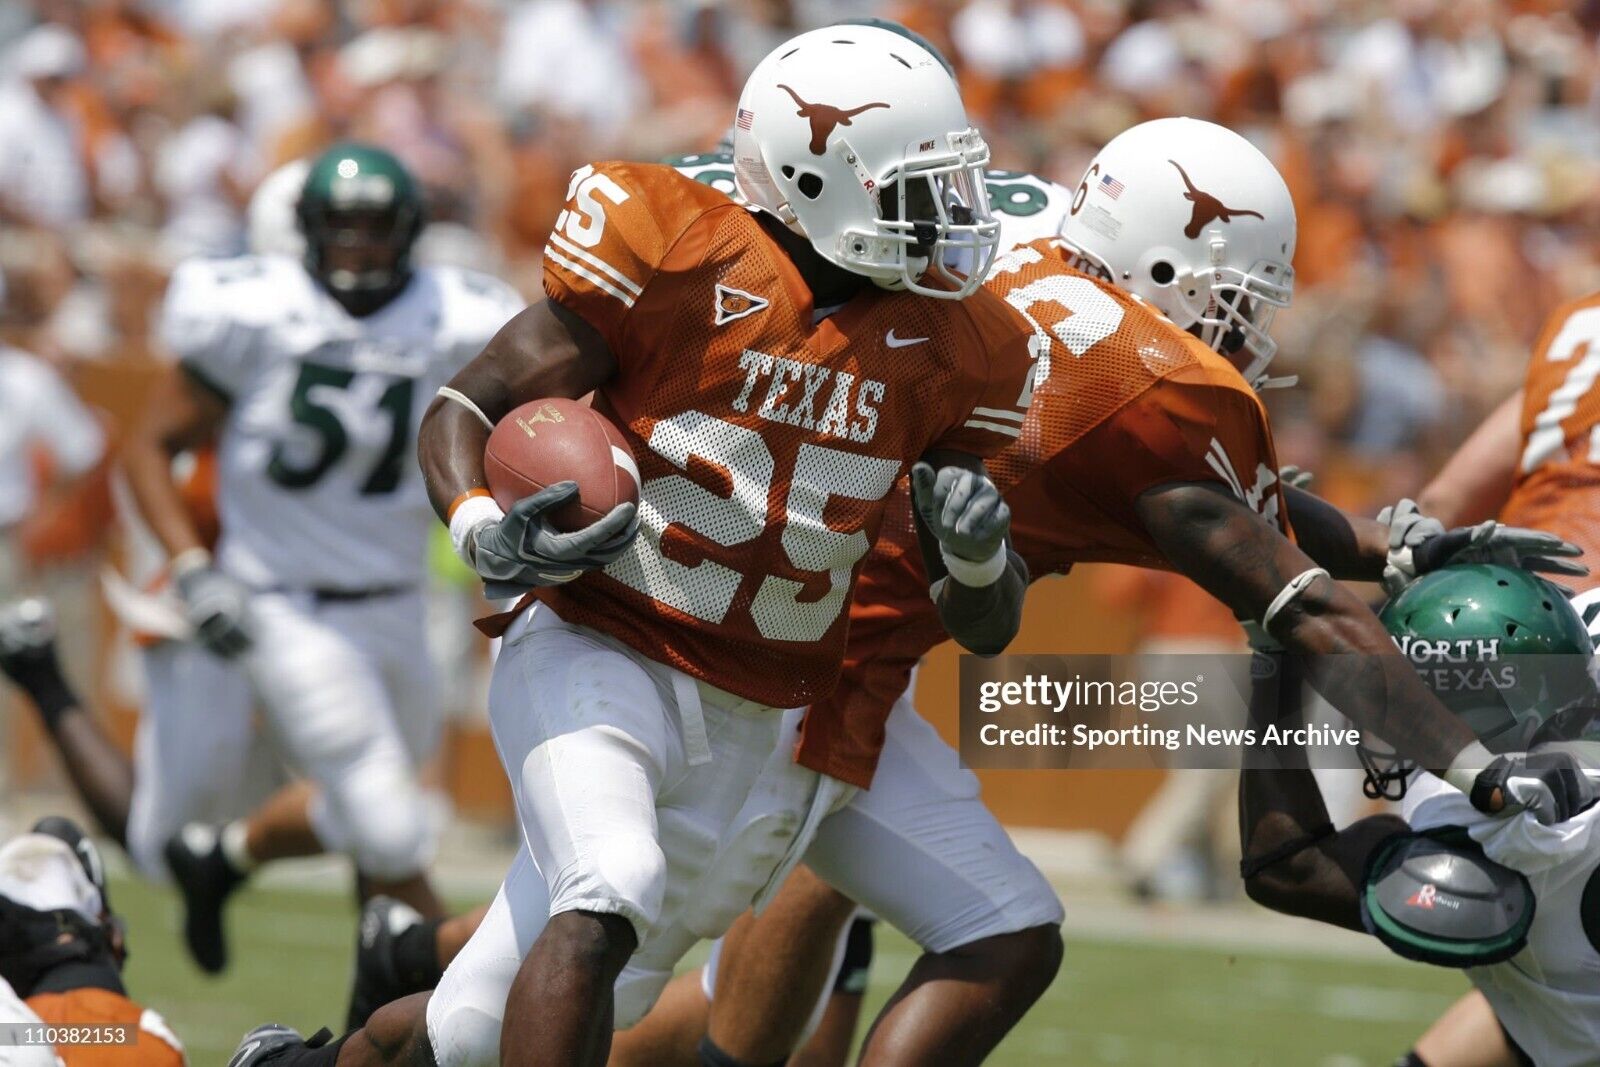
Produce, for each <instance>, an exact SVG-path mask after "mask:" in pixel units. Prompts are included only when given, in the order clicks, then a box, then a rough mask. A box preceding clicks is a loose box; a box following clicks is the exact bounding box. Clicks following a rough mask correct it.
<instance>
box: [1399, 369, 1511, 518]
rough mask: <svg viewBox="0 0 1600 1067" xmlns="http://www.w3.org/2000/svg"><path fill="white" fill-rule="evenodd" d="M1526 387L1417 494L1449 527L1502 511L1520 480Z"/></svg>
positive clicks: (1424, 508) (1425, 509) (1419, 503)
mask: <svg viewBox="0 0 1600 1067" xmlns="http://www.w3.org/2000/svg"><path fill="white" fill-rule="evenodd" d="M1521 423H1522V390H1521V389H1518V390H1517V391H1516V392H1515V393H1512V394H1511V395H1510V396H1508V397H1506V399H1505V401H1504V402H1503V403H1501V404H1500V406H1499V407H1497V408H1495V409H1494V410H1493V411H1491V412H1490V413H1489V415H1488V416H1487V417H1486V418H1485V419H1484V420H1483V422H1481V423H1479V424H1478V428H1477V429H1476V430H1473V431H1472V436H1470V437H1468V438H1467V439H1466V440H1465V441H1463V442H1462V444H1461V447H1460V448H1458V449H1456V451H1455V455H1453V456H1451V457H1450V460H1449V462H1448V463H1446V464H1445V465H1444V468H1443V469H1442V470H1440V471H1439V473H1438V474H1436V475H1434V478H1433V481H1431V482H1429V483H1428V484H1427V486H1426V487H1425V488H1424V489H1423V490H1422V492H1421V494H1419V495H1418V497H1417V506H1418V507H1420V508H1421V509H1422V511H1423V512H1424V513H1425V514H1428V515H1432V516H1433V517H1434V518H1436V519H1438V520H1439V521H1440V522H1442V523H1444V524H1445V525H1446V526H1463V525H1468V524H1471V523H1477V522H1482V521H1483V520H1485V519H1492V518H1494V517H1495V516H1496V515H1498V514H1499V513H1500V509H1501V507H1503V506H1504V505H1505V502H1506V498H1507V497H1509V496H1510V495H1511V487H1512V485H1513V484H1515V482H1516V480H1517V461H1518V459H1519V457H1520V456H1521V455H1522V428H1521Z"/></svg>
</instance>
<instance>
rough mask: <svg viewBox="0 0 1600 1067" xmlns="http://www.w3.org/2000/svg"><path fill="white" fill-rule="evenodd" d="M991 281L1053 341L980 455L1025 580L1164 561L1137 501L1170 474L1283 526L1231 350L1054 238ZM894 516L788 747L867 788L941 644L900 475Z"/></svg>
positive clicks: (1274, 465) (1003, 263)
mask: <svg viewBox="0 0 1600 1067" xmlns="http://www.w3.org/2000/svg"><path fill="white" fill-rule="evenodd" d="M986 288H988V289H990V290H991V291H993V292H994V293H996V294H997V295H999V296H1001V297H1003V298H1004V299H1005V300H1006V301H1007V303H1009V304H1010V305H1011V306H1012V307H1013V308H1015V309H1017V310H1018V311H1021V312H1022V313H1024V314H1025V315H1027V316H1028V317H1029V318H1030V319H1031V320H1032V321H1033V322H1034V323H1036V324H1037V326H1038V328H1039V330H1041V331H1042V332H1044V333H1047V334H1048V336H1049V341H1050V344H1049V357H1048V358H1049V363H1048V365H1043V364H1042V365H1041V366H1040V367H1039V371H1038V375H1039V379H1040V381H1039V384H1038V386H1037V391H1036V392H1035V393H1034V396H1033V403H1032V406H1031V407H1030V408H1029V410H1028V414H1027V416H1026V418H1025V420H1024V421H1023V423H1022V435H1021V437H1020V438H1019V439H1018V440H1017V441H1016V442H1015V443H1014V444H1012V445H1011V447H1009V448H1007V449H1006V450H1005V451H1004V452H1002V453H1001V454H1000V455H999V456H996V457H995V458H994V459H993V460H991V461H990V462H989V470H990V473H991V475H992V476H993V477H994V479H995V483H996V485H998V486H999V488H1000V490H1001V492H1003V493H1004V494H1005V498H1006V502H1007V503H1008V504H1010V506H1011V532H1012V547H1013V548H1015V549H1016V550H1017V552H1018V553H1020V554H1021V555H1022V557H1023V558H1024V559H1025V560H1026V561H1027V564H1028V569H1029V571H1030V573H1031V575H1032V577H1033V578H1035V579H1038V578H1041V577H1043V576H1045V575H1047V574H1054V573H1062V572H1065V571H1066V570H1068V569H1069V568H1070V567H1071V566H1072V565H1073V564H1074V563H1080V562H1092V561H1104V562H1115V563H1128V564H1133V565H1136V566H1143V567H1161V568H1167V567H1168V564H1167V562H1166V560H1165V558H1164V557H1163V556H1162V554H1161V552H1160V550H1159V549H1158V548H1157V547H1156V545H1155V543H1154V542H1153V541H1152V540H1151V539H1150V536H1149V534H1148V533H1146V532H1145V530H1144V527H1143V525H1142V524H1141V523H1140V522H1139V519H1138V516H1137V514H1136V513H1135V510H1134V503H1135V501H1136V500H1137V499H1138V497H1139V494H1140V493H1142V492H1144V491H1145V490H1146V489H1149V488H1152V487H1154V486H1157V485H1162V484H1164V483H1167V482H1215V483H1218V484H1220V485H1222V486H1225V487H1226V488H1227V489H1228V490H1229V491H1230V492H1232V493H1233V494H1234V495H1235V496H1237V497H1239V498H1240V499H1241V500H1243V501H1244V502H1245V503H1246V504H1248V505H1249V506H1250V507H1251V508H1253V509H1255V510H1256V511H1257V512H1259V513H1260V514H1261V515H1262V516H1263V517H1265V518H1266V519H1267V521H1269V522H1271V523H1273V524H1274V525H1276V526H1278V527H1279V528H1280V529H1286V527H1287V522H1286V517H1287V512H1286V509H1285V505H1284V501H1283V494H1282V488H1281V487H1280V485H1279V484H1278V462H1277V457H1276V455H1275V453H1274V451H1273V445H1272V434H1271V430H1270V429H1269V427H1268V423H1267V415H1266V410H1265V409H1264V408H1263V407H1262V406H1261V401H1260V400H1259V399H1258V398H1257V397H1256V394H1255V392H1254V390H1252V389H1251V388H1250V387H1249V385H1248V384H1247V383H1246V382H1245V380H1244V378H1243V377H1241V376H1240V374H1239V372H1238V371H1237V370H1235V369H1234V367H1233V365H1232V364H1231V363H1229V362H1228V361H1227V359H1225V358H1224V357H1222V356H1220V355H1218V354H1217V353H1215V352H1213V351H1212V350H1211V349H1210V348H1208V347H1206V346H1205V345H1204V344H1202V343H1201V342H1200V341H1199V340H1198V339H1196V338H1195V337H1193V336H1191V335H1190V334H1188V333H1185V332H1184V331H1182V330H1179V329H1178V328H1177V327H1175V326H1173V325H1172V323H1171V322H1169V321H1168V320H1167V319H1165V318H1163V317H1162V316H1161V315H1160V314H1159V313H1158V312H1156V311H1155V310H1154V309H1152V308H1150V307H1149V306H1148V305H1146V304H1143V303H1141V302H1140V301H1139V300H1138V299H1137V298H1135V297H1133V296H1131V295H1129V294H1128V293H1125V292H1123V291H1122V290H1120V289H1118V288H1116V287H1115V286H1113V285H1110V284H1108V283H1105V282H1101V281H1099V280H1098V279H1096V278H1093V277H1090V276H1089V275H1087V274H1084V273H1082V272H1080V271H1076V270H1073V269H1071V268H1070V267H1068V266H1067V263H1066V259H1065V252H1064V250H1063V249H1062V248H1061V247H1060V246H1059V244H1057V243H1056V242H1055V241H1054V240H1041V241H1036V242H1034V243H1032V244H1028V245H1023V246H1021V247H1019V248H1017V249H1014V250H1013V251H1011V252H1010V253H1008V254H1006V255H1004V256H1002V257H1000V260H999V262H998V263H997V264H996V265H995V268H994V270H993V271H992V272H991V273H990V275H989V280H988V282H987V283H986ZM891 514H892V515H893V516H894V518H892V519H891V520H890V523H889V525H887V526H886V527H885V534H884V536H883V538H882V539H881V540H880V541H879V543H878V545H877V547H876V548H875V549H874V550H873V554H872V555H871V556H870V557H869V558H868V562H867V566H866V567H865V568H864V569H863V570H862V573H861V579H860V581H859V582H858V583H857V586H856V599H855V603H854V604H853V605H852V606H851V609H850V642H849V646H848V648H847V649H846V652H845V657H846V667H845V670H844V673H843V675H842V676H841V678H840V681H839V685H838V687H837V689H835V690H834V692H833V694H832V695H831V696H829V697H827V698H825V699H823V700H822V701H819V702H817V703H816V704H813V705H812V707H811V710H810V711H809V712H808V713H807V715H806V719H805V723H804V726H803V731H802V736H801V740H800V744H799V749H798V753H797V757H798V759H799V761H800V762H801V763H803V764H805V765H806V766H807V767H810V768H812V769H814V770H818V771H821V772H823V773H825V774H829V775H832V776H833V777H835V778H841V779H843V780H845V781H847V782H851V783H853V784H855V785H859V786H863V787H865V786H867V785H868V784H870V782H871V778H872V773H873V771H874V770H875V769H876V767H877V759H878V752H879V750H880V749H881V747H882V744H883V731H884V723H885V721H886V720H887V718H888V714H889V709H890V707H891V706H892V705H893V703H894V701H895V699H896V698H897V697H898V696H899V695H900V694H901V693H902V692H903V691H904V690H905V687H906V684H907V682H908V681H909V679H910V674H911V669H912V668H913V667H914V666H916V663H917V661H918V660H919V659H921V658H922V656H923V654H924V653H926V652H927V651H928V650H929V649H931V648H933V647H934V646H935V645H937V644H939V643H940V642H942V641H943V640H944V639H945V634H944V631H943V629H942V628H941V627H940V625H939V615H938V611H937V610H936V608H935V607H934V604H933V602H932V600H931V598H930V597H929V596H928V581H927V577H926V575H925V574H924V571H923V567H922V557H921V554H920V553H919V552H918V551H917V549H916V537H915V533H914V531H913V528H912V524H911V521H912V520H911V508H910V498H909V495H908V494H907V493H906V492H905V491H904V486H903V485H902V486H901V487H900V492H899V493H898V495H897V501H896V510H895V511H894V512H892V513H891Z"/></svg>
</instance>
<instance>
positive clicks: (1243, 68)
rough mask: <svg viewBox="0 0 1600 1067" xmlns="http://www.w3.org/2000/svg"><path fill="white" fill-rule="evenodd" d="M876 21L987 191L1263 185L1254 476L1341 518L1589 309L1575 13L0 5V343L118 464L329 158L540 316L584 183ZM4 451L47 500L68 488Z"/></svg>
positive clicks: (1508, 9)
mask: <svg viewBox="0 0 1600 1067" xmlns="http://www.w3.org/2000/svg"><path fill="white" fill-rule="evenodd" d="M868 14H875V15H882V16H887V17H891V18H895V19H898V20H900V21H902V22H904V23H906V24H907V25H909V26H911V27H912V28H914V29H916V30H918V31H919V32H921V33H923V34H924V35H926V36H927V37H928V38H930V39H931V40H932V41H934V42H935V43H936V44H937V45H938V46H939V47H940V48H942V49H943V50H944V51H945V52H946V54H947V55H948V56H949V57H950V58H951V60H952V61H953V62H954V63H955V65H956V67H957V69H958V71H959V73H960V77H961V82H962V87H963V91H964V94H965V96H966V99H967V100H968V103H969V106H970V109H971V111H972V114H973V117H974V119H975V120H976V121H977V123H978V124H979V125H980V126H981V127H982V128H983V130H984V132H985V133H986V135H987V136H988V138H989V142H990V144H991V145H992V146H993V148H994V152H995V163H996V164H997V165H999V166H1002V167H1008V168H1016V169H1023V170H1032V171H1036V172H1038V173H1041V174H1044V175H1046V176H1048V177H1051V178H1053V179H1055V180H1058V181H1060V182H1062V183H1063V184H1066V185H1069V186H1073V185H1076V184H1077V181H1078V178H1079V176H1080V175H1081V174H1082V172H1083V170H1084V167H1085V166H1086V164H1087V162H1088V160H1089V158H1090V156H1091V155H1092V154H1093V152H1094V150H1095V148H1096V147H1097V146H1099V145H1100V144H1103V143H1104V142H1105V141H1106V140H1107V139H1109V138H1110V137H1112V136H1113V135H1114V134H1116V133H1117V132H1119V131H1120V130H1122V129H1124V128H1125V127H1127V126H1129V125H1131V124H1132V123H1135V122H1137V121H1140V120H1142V119H1145V118H1150V117H1155V116H1160V115H1169V114H1185V115H1194V116H1199V117H1204V118H1210V119H1213V120H1216V121H1218V122H1222V123H1225V124H1227V125H1229V126H1232V127H1234V128H1235V129H1237V130H1239V131H1240V132H1242V133H1244V134H1245V135H1246V136H1248V137H1250V138H1251V139H1252V140H1254V141H1255V142H1257V143H1258V144H1259V145H1260V146H1261V147H1262V148H1263V149H1264V150H1265V151H1266V152H1267V153H1268V155H1269V156H1271V157H1272V158H1273V159H1274V160H1275V161H1276V162H1277V164H1278V166H1279V167H1280V169H1281V170H1282V171H1283V172H1284V174H1285V176H1286V177H1287V179H1288V181H1289V184H1290V187H1291V189H1292V190H1293V192H1294V195H1295V199H1296V203H1297V206H1298V209H1299V217H1300V244H1299V251H1298V254H1297V256H1296V261H1295V266H1296V270H1297V272H1298V279H1299V282H1298V286H1297V292H1296V296H1295V306H1294V308H1293V309H1292V310H1290V311H1289V312H1287V313H1284V314H1281V315H1279V316H1278V319H1277V327H1276V330H1277V333H1278V335H1279V337H1280V339H1281V341H1282V352H1283V354H1282V355H1281V356H1280V363H1279V364H1278V365H1277V366H1275V370H1276V371H1278V372H1280V373H1282V372H1296V373H1298V374H1300V376H1301V386H1300V387H1299V388H1298V389H1294V390H1283V391H1277V392H1275V393H1273V394H1271V396H1270V402H1271V405H1272V407H1273V409H1274V414H1275V416H1276V418H1277V420H1278V434H1279V452H1280V455H1281V456H1282V457H1283V458H1284V460H1285V461H1286V462H1293V463H1296V464H1299V465H1300V466H1303V467H1307V468H1310V469H1313V470H1315V471H1317V472H1319V474H1321V475H1323V481H1322V482H1320V483H1319V485H1320V486H1321V487H1324V488H1326V489H1328V490H1330V491H1331V492H1332V493H1333V495H1335V496H1336V497H1339V498H1341V502H1343V503H1346V504H1348V505H1350V506H1354V507H1362V508H1368V507H1370V508H1371V509H1374V510H1375V509H1376V507H1377V506H1379V505H1380V504H1382V503H1385V502H1388V501H1390V500H1392V499H1393V498H1394V497H1395V496H1397V495H1399V494H1400V493H1401V492H1405V491H1411V490H1414V489H1415V488H1416V487H1417V486H1418V485H1419V484H1420V482H1421V480H1422V479H1423V478H1424V477H1425V475H1426V473H1427V472H1428V471H1429V470H1430V469H1431V468H1432V466H1433V465H1434V463H1435V462H1436V461H1437V459H1438V458H1439V457H1440V456H1441V454H1442V452H1443V451H1444V450H1445V449H1448V448H1449V447H1450V446H1451V445H1453V444H1454V443H1455V442H1456V441H1458V440H1459V439H1460V438H1461V437H1462V436H1464V435H1465V433H1466V432H1467V431H1468V430H1469V429H1470V428H1471V426H1472V425H1474V424H1475V422H1476V420H1477V418H1478V417H1479V416H1480V415H1481V414H1482V413H1484V412H1485V411H1486V410H1487V409H1488V408H1489V407H1490V406H1491V405H1492V404H1493V403H1494V402H1495V401H1496V400H1498V399H1499V398H1501V397H1502V396H1504V395H1505V394H1506V393H1507V392H1508V391H1509V390H1511V389H1512V388H1514V386H1515V383H1516V381H1517V380H1518V377H1519V375H1520V373H1521V370H1522V367H1523V364H1524V361H1525V358H1526V353H1527V351H1528V349H1529V347H1530V345H1531V344H1532V342H1533V340H1534V338H1535V335H1536V332H1537V330H1538V327H1539V325H1540V322H1541V320H1542V319H1543V317H1544V316H1545V315H1546V314H1547V313H1548V312H1549V311H1550V310H1551V309H1552V307H1553V306H1554V305H1555V304H1556V303H1558V302H1559V301H1561V300H1563V299H1566V298H1568V297H1571V296H1574V295H1577V294H1580V293H1583V292H1586V291H1589V290H1593V289H1596V288H1600V225H1597V223H1600V180H1597V179H1600V121H1597V120H1600V52H1597V41H1596V34H1597V30H1600V2H1595V0H1583V2H1577V3H1568V2H1555V0H1500V2H1495V0H1386V2H1375V0H1374V2H1366V0H974V2H970V3H958V2H954V0H905V2H895V0H890V2H887V3H870V2H845V0H735V2H727V3H719V2H714V0H689V2H684V0H678V2H670V0H656V2H649V0H341V2H337V3H335V2H331V0H9V2H7V3H5V4H0V275H3V278H4V297H3V307H0V340H3V341H4V342H5V343H6V344H8V345H10V346H14V347H15V348H16V349H19V350H22V351H25V352H27V353H31V354H32V356H34V357H37V358H38V359H39V360H42V361H44V362H45V363H47V364H50V365H53V366H54V367H55V368H56V369H57V370H58V371H59V372H60V373H61V375H62V376H63V377H64V378H65V379H66V380H67V381H68V382H71V383H74V384H75V385H77V386H78V389H79V392H80V393H81V394H82V395H84V396H85V397H86V398H87V399H88V400H90V401H91V402H92V403H93V404H94V405H96V406H97V407H99V408H102V409H105V410H106V411H107V412H109V415H108V417H107V418H106V420H105V424H106V427H107V428H108V429H109V430H110V431H111V437H110V439H111V440H112V441H113V442H114V441H115V431H116V428H117V426H118V423H119V421H124V420H125V419H126V418H127V417H128V416H129V414H130V412H128V411H127V410H125V409H126V407H127V406H128V405H129V403H130V401H129V399H128V398H130V397H135V396H137V395H138V390H137V389H136V388H132V387H128V386H126V385H125V384H123V383H125V382H130V381H137V380H139V379H138V378H137V375H135V376H134V377H131V378H130V377H127V376H125V375H124V374H123V371H124V370H126V369H127V368H138V367H139V366H141V365H147V364H149V363H150V361H151V358H152V354H151V352H150V341H149V337H150V327H151V323H152V319H153V310H154V307H155V305H156V302H157V301H158V300H159V298H160V295H161V292H162V288H163V285H164V283H165V278H166V276H167V274H168V273H169V272H170V270H171V268H172V265H173V264H174V263H175V262H177V261H178V260H179V259H181V258H183V257H185V256H191V255H196V254H207V255H218V254H231V253H236V252H240V251H242V250H243V249H244V245H245V222H244V206H245V204H246V202H247V200H248V198H249V195H250V192H251V190H252V188H253V187H254V186H255V184H256V183H257V182H258V181H259V180H260V179H261V178H262V177H263V176H264V175H265V174H267V173H268V172H269V171H270V170H271V169H272V168H273V167H275V166H276V165H278V164H280V163H282V162H285V161H287V160H290V159H293V158H296V157H301V156H305V155H307V154H310V153H312V152H315V151H316V150H317V149H319V148H320V147H322V146H324V145H325V144H327V143H329V142H331V141H332V140H334V139H336V138H339V137H346V136H349V137H359V138H365V139H370V140H374V141H377V142H380V143H382V144H384V145H386V146H388V147H389V148H391V149H393V150H394V151H396V152H397V153H398V154H399V155H400V156H401V157H403V158H404V160H405V161H406V162H407V163H408V164H409V165H410V166H411V167H412V168H414V170H415V171H416V173H417V174H418V175H420V177H421V179H422V181H423V183H424V184H425V186H426V188H427V190H428V192H429V195H430V197H431V202H432V211H433V218H434V225H433V226H432V227H431V228H430V230H429V233H428V235H427V236H426V238H425V245H424V251H423V252H422V253H421V255H422V256H423V257H424V258H428V259H431V260H433V261H436V262H437V261H453V262H464V263H469V264H471V265H474V266H478V267H481V268H484V269H488V270H492V271H496V272H499V273H501V274H502V275H504V276H505V277H507V278H509V279H511V280H512V281H513V282H514V283H515V284H517V285H518V286H519V287H520V288H521V289H522V290H523V291H524V292H526V293H529V294H536V293H537V292H538V289H539V255H540V250H541V248H542V247H543V243H544V236H545V233H546V230H547V229H548V227H549V225H550V223H551V221H552V220H553V219H554V217H555V215H556V213H557V211H558V210H559V205H560V201H561V199H562V197H563V195H564V192H565V188H566V181H567V175H568V174H569V172H570V171H571V169H572V168H573V167H574V166H576V165H578V164H581V163H583V162H585V161H588V160H593V159H598V158H612V157H628V158H639V159H653V158H657V157H661V156H664V155H669V154H674V153H685V152H693V151H697V150H704V149H708V148H710V147H711V146H712V145H714V144H715V142H716V141H717V140H718V138H719V136H720V135H721V134H722V133H723V132H724V130H725V129H726V128H727V126H728V122H729V118H730V116H731V114H732V111H733V106H734V99H735V95H736V93H737V90H738V87H739V86H740V84H741V82H742V79H743V77H744V74H745V72H746V71H747V70H748V69H749V68H750V67H751V66H752V65H753V64H754V62H755V60H756V59H757V58H758V57H760V56H761V55H762V54H763V53H764V52H765V51H766V50H767V49H768V48H769V47H770V46H772V45H773V44H774V43H776V42H778V41H779V40H781V39H783V38H785V37H786V36H788V35H790V34H792V33H793V32H795V31H796V30H798V29H803V28H808V27H810V26H813V25H817V24H821V23H825V22H828V21H832V20H835V19H839V18H845V17H851V16H859V15H868ZM40 395H45V394H40ZM51 395H53V394H51ZM41 402H43V401H41ZM0 406H3V405H0ZM42 421H43V423H45V424H47V425H55V426H57V427H58V428H59V427H61V426H66V425H69V423H68V421H67V420H64V419H63V420H52V419H50V418H49V417H48V411H47V412H45V417H44V418H43V419H42ZM20 436H22V435H20V434H12V435H11V437H13V438H15V437H20ZM79 436H80V437H81V436H82V435H81V433H80V435H79ZM8 441H10V439H9V438H8V435H7V433H6V428H5V427H0V452H3V451H5V450H6V449H7V448H10V449H11V454H10V458H8V457H7V456H5V455H0V466H4V465H5V464H8V463H9V464H11V465H12V467H13V469H15V467H16V464H17V463H18V462H21V461H20V460H18V459H16V457H17V456H19V455H23V454H24V453H26V454H27V462H28V463H29V464H30V466H29V467H28V470H29V471H30V472H32V475H33V476H36V477H37V478H39V479H44V478H45V477H46V475H47V474H48V473H49V471H51V470H52V469H55V470H56V473H57V474H60V473H61V469H60V468H61V467H62V466H63V464H64V465H65V467H66V468H67V471H66V473H68V474H71V473H76V472H78V471H79V470H80V469H81V468H82V467H83V466H84V463H83V457H84V454H85V450H84V448H83V447H77V448H67V449H66V450H65V452H66V455H65V456H57V457H56V464H55V467H54V468H52V465H51V463H50V462H49V460H48V459H46V460H43V461H41V460H39V459H38V458H37V457H36V456H34V455H33V454H32V453H31V452H28V448H27V445H28V443H27V442H26V441H21V442H18V441H10V443H9V444H8ZM45 444H46V445H47V446H48V444H49V441H48V440H46V441H45ZM19 450H20V451H19ZM46 451H48V449H46ZM3 477H4V472H0V478H3ZM28 513H29V509H24V510H23V512H22V513H21V514H24V515H26V514H28ZM16 519H17V516H15V515H11V516H7V515H0V525H3V524H4V523H6V522H7V521H8V520H9V521H16ZM92 548H93V546H92V545H75V546H72V551H89V550H92Z"/></svg>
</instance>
